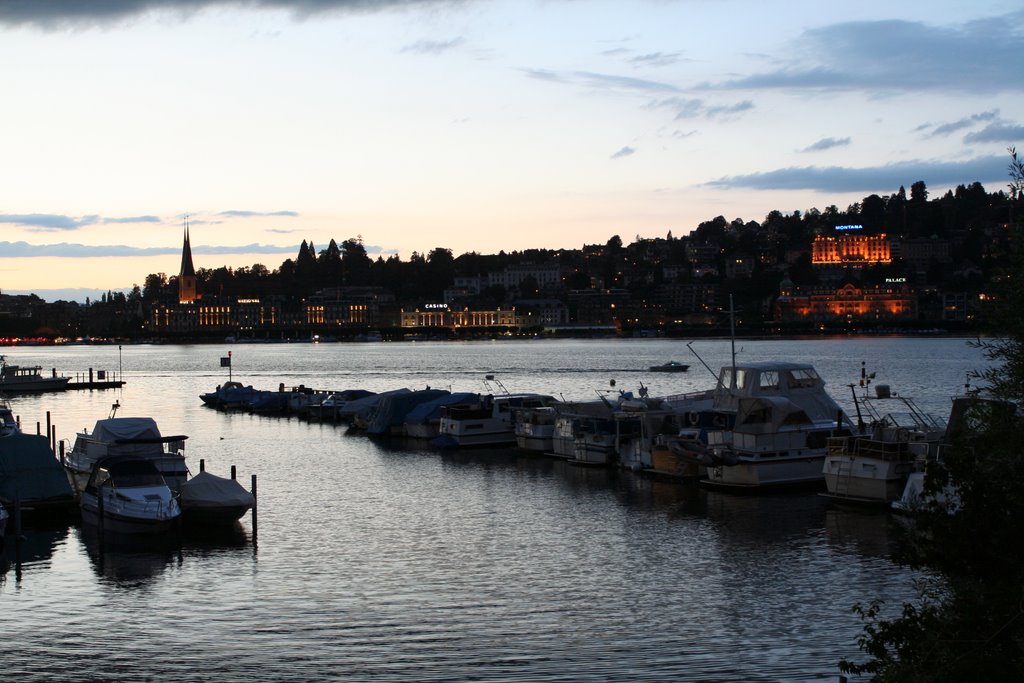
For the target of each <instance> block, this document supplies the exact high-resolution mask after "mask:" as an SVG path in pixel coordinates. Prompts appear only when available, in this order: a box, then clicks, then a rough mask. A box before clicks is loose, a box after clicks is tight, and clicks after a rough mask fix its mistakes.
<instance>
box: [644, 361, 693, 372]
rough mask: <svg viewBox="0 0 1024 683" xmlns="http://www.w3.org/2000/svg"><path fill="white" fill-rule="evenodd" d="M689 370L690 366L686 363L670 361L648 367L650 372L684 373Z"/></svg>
mask: <svg viewBox="0 0 1024 683" xmlns="http://www.w3.org/2000/svg"><path fill="white" fill-rule="evenodd" d="M689 369H690V366H689V365H687V364H686V363H680V362H679V361H675V360H670V361H668V362H667V363H662V364H661V365H652V366H651V367H650V371H651V372H686V371H687V370H689Z"/></svg>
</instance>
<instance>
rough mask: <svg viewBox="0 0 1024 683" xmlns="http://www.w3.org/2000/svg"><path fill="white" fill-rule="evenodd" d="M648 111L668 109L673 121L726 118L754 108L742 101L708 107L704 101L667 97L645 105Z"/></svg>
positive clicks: (693, 98) (751, 104) (692, 98)
mask: <svg viewBox="0 0 1024 683" xmlns="http://www.w3.org/2000/svg"><path fill="white" fill-rule="evenodd" d="M647 108H648V109H669V110H670V111H674V112H675V120H676V121H681V120H684V119H695V118H702V117H703V118H708V119H711V118H716V117H723V118H727V117H730V116H732V115H734V114H741V113H743V112H746V111H750V110H751V109H753V108H754V103H753V102H751V101H750V100H743V101H742V102H737V103H736V104H724V105H723V104H719V105H708V104H707V103H706V102H705V101H704V100H702V99H699V98H695V97H668V98H666V99H663V100H657V101H655V102H651V103H650V104H648V105H647Z"/></svg>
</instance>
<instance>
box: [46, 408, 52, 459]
mask: <svg viewBox="0 0 1024 683" xmlns="http://www.w3.org/2000/svg"><path fill="white" fill-rule="evenodd" d="M51 424H52V423H51V422H50V411H49V410H47V411H46V438H47V439H49V438H50V425H51ZM50 450H51V451H52V450H53V444H52V443H51V444H50Z"/></svg>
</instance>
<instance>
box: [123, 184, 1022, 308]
mask: <svg viewBox="0 0 1024 683" xmlns="http://www.w3.org/2000/svg"><path fill="white" fill-rule="evenodd" d="M1011 213H1012V208H1011V201H1010V199H1009V197H1008V196H1007V194H1006V193H1004V192H1002V191H998V192H994V193H989V192H987V191H986V190H985V188H984V187H983V186H982V185H981V184H980V183H973V184H971V185H960V186H958V187H957V188H956V190H955V191H948V192H947V193H946V194H944V195H943V196H942V197H940V198H937V199H929V198H928V190H927V188H926V186H925V183H924V182H921V181H918V182H916V183H914V184H913V185H911V188H910V194H909V196H908V195H907V193H906V191H905V189H904V188H903V187H900V189H899V191H897V192H896V193H894V194H892V195H889V196H885V197H882V196H879V195H874V194H873V195H870V196H868V197H865V198H864V200H863V201H861V202H860V203H857V204H852V205H850V206H849V207H847V208H846V210H845V211H842V210H840V209H839V208H837V207H836V206H834V205H833V206H829V207H827V208H826V209H825V210H824V211H820V210H818V209H816V208H812V209H810V210H808V211H806V212H803V213H801V212H800V211H795V212H793V213H792V214H789V215H786V214H783V213H781V212H780V211H772V212H771V213H769V214H768V216H767V217H766V218H765V220H764V221H763V222H761V223H758V222H756V221H749V222H745V221H743V220H742V219H735V220H733V221H727V220H726V219H725V218H724V217H722V216H719V217H717V218H714V219H713V220H710V221H705V222H703V223H701V224H700V225H699V226H698V227H697V228H696V229H695V230H694V231H693V232H692V234H691V235H690V236H689V237H688V238H673V237H672V233H671V232H669V233H668V235H667V237H666V238H665V239H666V241H667V242H668V247H669V254H670V256H669V261H668V262H669V263H677V264H680V265H685V264H686V262H687V259H686V243H687V241H689V242H691V243H694V244H715V245H717V246H718V247H719V248H720V254H721V259H722V260H723V261H724V260H725V259H726V258H729V257H730V256H732V255H735V254H743V253H757V252H758V250H761V251H763V250H764V248H765V247H766V245H770V248H772V249H775V250H777V251H778V252H779V253H778V256H779V260H780V261H781V260H782V257H783V255H784V253H785V252H787V251H790V250H793V249H803V250H808V249H809V247H810V243H811V241H812V240H813V238H814V236H815V235H816V234H820V233H822V232H828V231H829V230H831V229H834V228H835V227H836V226H841V225H851V224H859V225H862V226H864V233H865V234H878V233H881V232H885V233H888V234H890V235H900V236H902V237H905V238H915V237H931V236H937V237H940V238H953V237H956V238H957V239H956V241H957V249H956V250H955V252H954V254H953V259H954V263H953V264H952V265H953V267H952V268H936V269H935V271H934V272H931V271H930V272H929V274H928V281H929V282H928V284H935V285H941V284H943V282H941V280H942V279H943V277H944V276H947V275H948V273H950V272H956V271H960V270H962V268H960V266H962V265H963V264H971V265H973V266H975V267H976V269H978V270H979V271H980V270H981V269H982V268H983V264H984V262H985V260H986V257H988V256H990V255H991V252H992V251H993V250H994V248H995V249H998V247H997V245H992V244H991V243H990V242H988V241H987V239H986V238H985V232H986V228H991V227H992V226H993V225H998V224H1001V223H1006V222H1007V221H1008V220H1009V217H1010V214H1011ZM631 255H632V254H631V252H630V250H629V248H627V247H623V244H622V241H621V239H620V238H619V237H618V236H614V237H612V238H611V239H609V240H608V242H607V243H606V245H605V249H603V250H602V254H601V256H600V257H599V258H596V259H595V258H587V253H586V250H585V249H577V250H567V249H557V250H552V249H528V250H524V251H513V252H510V253H506V252H504V251H502V252H500V253H498V254H492V255H484V254H478V253H473V252H470V253H466V254H462V255H459V256H457V257H456V256H454V255H453V254H452V251H451V250H450V249H447V248H443V247H437V248H435V249H432V250H431V251H429V252H428V253H425V254H420V253H413V254H412V256H411V257H410V258H409V260H407V261H403V260H402V259H401V258H400V257H398V256H396V255H390V256H388V257H387V258H385V257H384V256H377V257H376V258H375V259H374V258H372V257H371V256H370V255H369V254H368V253H367V252H366V249H365V248H364V246H363V243H362V240H361V239H360V238H350V239H346V240H344V241H342V242H341V245H340V246H339V245H338V244H337V243H336V242H335V240H333V239H332V240H331V241H330V243H329V244H328V245H327V247H326V248H324V249H322V250H320V251H319V252H318V251H317V250H316V248H315V246H314V245H313V243H312V242H308V243H307V242H306V241H303V243H302V245H301V247H300V249H299V252H298V254H297V255H296V257H295V258H293V259H288V260H286V261H284V262H283V263H282V264H281V265H280V266H279V267H278V268H277V269H275V270H270V269H269V268H267V267H266V266H264V265H262V264H255V265H253V266H252V267H248V268H246V267H242V268H234V269H232V268H228V267H220V268H214V269H207V268H201V269H199V271H198V272H197V278H198V280H199V285H200V291H201V292H203V293H204V294H207V295H224V296H238V297H263V296H268V295H282V296H290V297H304V296H308V295H310V294H313V293H314V292H316V291H317V290H320V289H324V288H328V287H342V286H379V287H384V288H387V289H388V290H390V291H392V292H393V293H394V294H395V296H396V298H397V299H398V300H399V301H403V300H410V299H418V300H429V299H439V298H440V297H441V296H442V294H443V292H444V290H445V289H446V288H447V287H450V286H451V284H452V280H453V278H454V277H455V276H456V275H463V276H471V275H478V274H486V273H489V272H495V271H500V270H502V269H503V268H505V267H506V266H509V265H512V264H516V263H526V262H534V263H537V262H543V261H558V262H560V263H561V264H562V265H563V266H567V267H568V270H569V272H571V273H572V275H570V277H569V280H568V281H567V282H566V288H567V289H584V288H587V287H589V286H590V283H591V281H592V280H591V278H592V277H596V278H599V279H600V281H601V282H603V283H604V286H605V287H617V286H621V285H622V283H621V282H618V281H617V280H618V279H619V274H620V273H621V272H622V268H621V266H622V265H627V266H629V267H630V268H631V272H633V273H634V274H635V273H636V272H637V269H640V270H643V269H644V268H648V269H650V270H651V271H652V272H651V281H653V282H654V283H655V284H660V280H661V273H660V267H658V266H659V265H662V264H652V263H649V262H645V261H643V260H642V259H637V260H635V261H632V260H631V258H630V257H631ZM631 261H632V262H631ZM876 270H878V272H875V273H871V272H868V273H866V274H865V275H866V276H867V278H868V279H881V278H883V277H892V276H900V275H901V274H902V273H900V272H899V264H895V265H894V266H890V267H885V268H880V269H876ZM723 272H724V270H723V269H720V270H719V273H723ZM759 275H760V273H759V272H758V270H757V266H755V272H754V275H753V276H752V279H753V280H754V282H753V283H751V282H745V283H744V285H743V287H742V289H743V290H746V291H750V289H751V285H753V288H754V289H760V288H761V287H767V288H769V289H771V288H774V287H777V285H778V281H779V279H780V278H781V275H779V274H778V273H777V272H773V273H771V277H770V278H769V279H768V280H767V281H765V280H762V279H760V278H759ZM978 275H979V276H980V275H981V273H978ZM686 277H687V276H686V274H685V272H684V274H682V275H680V279H683V280H685V279H686ZM704 277H705V278H711V279H714V280H717V281H724V276H723V275H718V276H704ZM789 277H790V278H791V279H792V280H793V281H794V282H795V283H796V284H798V285H802V284H814V283H815V282H816V275H815V273H814V271H813V269H812V268H811V262H810V255H809V253H808V254H807V255H806V257H803V258H801V259H800V260H799V261H797V263H795V264H794V265H793V266H792V267H791V268H790V272H789ZM633 279H634V281H640V280H641V278H633ZM946 284H949V283H946ZM960 285H961V286H965V287H967V288H970V285H971V283H960ZM738 289H739V288H738ZM133 294H135V293H134V292H133ZM520 294H521V295H522V294H524V293H523V292H520ZM504 295H505V292H504V291H500V288H499V290H498V291H490V292H484V295H483V297H482V299H483V301H482V302H481V303H487V302H490V303H494V304H500V303H501V302H502V298H503V297H504ZM175 297H177V277H176V276H173V275H172V276H167V275H166V274H163V273H155V274H150V275H149V276H147V277H146V280H145V285H144V286H143V287H142V289H141V298H142V301H143V302H144V303H146V304H149V303H153V302H157V301H173V300H174V299H175ZM128 303H129V305H130V304H131V302H128Z"/></svg>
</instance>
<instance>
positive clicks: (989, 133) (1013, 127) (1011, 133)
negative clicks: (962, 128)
mask: <svg viewBox="0 0 1024 683" xmlns="http://www.w3.org/2000/svg"><path fill="white" fill-rule="evenodd" d="M1020 140H1024V126H1021V125H1019V124H1011V123H1007V122H1005V121H994V122H992V123H990V124H989V125H987V126H985V127H984V128H982V129H981V130H979V131H976V132H974V133H968V134H967V135H965V136H964V142H966V143H975V142H1018V141H1020Z"/></svg>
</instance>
